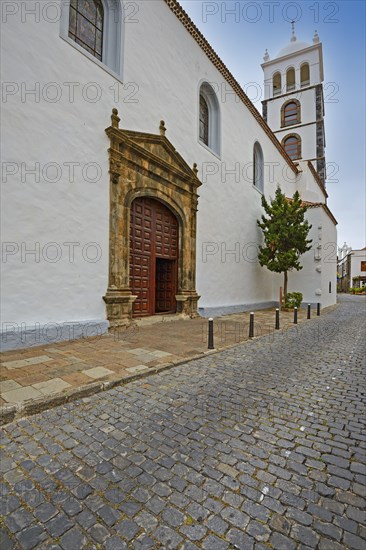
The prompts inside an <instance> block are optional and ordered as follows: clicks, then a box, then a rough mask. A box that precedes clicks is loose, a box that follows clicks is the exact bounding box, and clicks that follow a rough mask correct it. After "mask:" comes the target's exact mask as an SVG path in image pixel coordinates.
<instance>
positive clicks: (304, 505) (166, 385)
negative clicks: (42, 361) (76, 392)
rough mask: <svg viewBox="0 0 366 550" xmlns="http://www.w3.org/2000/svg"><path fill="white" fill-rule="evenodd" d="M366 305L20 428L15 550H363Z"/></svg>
mask: <svg viewBox="0 0 366 550" xmlns="http://www.w3.org/2000/svg"><path fill="white" fill-rule="evenodd" d="M364 334H365V300H364V298H363V297H357V296H353V297H352V296H344V297H341V298H340V303H339V306H338V307H337V308H336V309H334V310H333V311H331V312H329V313H327V314H326V315H324V316H321V317H318V318H314V319H312V320H310V321H308V322H306V323H304V324H301V325H298V326H297V327H295V326H293V327H291V328H290V329H288V330H287V331H284V332H282V331H281V332H277V333H276V334H274V335H273V334H272V335H270V336H266V337H263V338H259V339H255V340H252V341H250V342H246V343H244V344H241V345H238V346H236V347H233V348H232V349H229V350H226V351H224V352H221V353H218V354H215V355H211V356H207V357H204V358H202V359H198V360H194V361H192V362H190V363H187V364H185V365H181V366H177V367H175V368H172V369H171V370H169V371H165V372H162V373H160V374H154V375H152V376H149V377H148V378H145V379H141V380H137V381H135V382H132V383H130V384H128V385H126V386H121V387H116V388H114V389H113V390H109V391H106V392H103V393H100V394H97V395H93V396H92V397H89V398H84V399H80V400H79V401H75V402H73V403H70V404H68V405H65V406H62V407H58V408H54V409H52V410H49V411H46V412H43V413H40V414H38V415H35V416H31V417H28V418H25V419H23V420H20V421H18V422H15V423H12V424H8V425H7V426H5V427H4V428H3V434H2V442H1V472H2V475H3V481H2V484H1V497H2V502H1V510H0V512H1V515H2V518H3V519H2V523H1V526H0V531H1V544H0V546H1V549H2V550H8V549H13V548H15V549H18V548H19V549H20V548H24V549H31V548H42V549H43V548H44V549H46V548H47V549H60V548H62V549H65V550H67V549H70V550H78V549H81V548H90V549H91V548H93V549H106V550H118V549H124V548H126V549H136V550H137V549H139V550H140V549H141V550H142V549H149V548H151V549H153V548H162V549H163V548H164V549H165V548H166V549H179V550H180V549H184V550H194V549H197V548H201V549H205V550H225V549H229V548H239V549H244V550H251V549H255V550H266V549H267V550H268V548H273V549H278V550H290V549H301V550H306V549H308V548H311V549H319V550H338V549H339V550H340V549H355V550H361V549H362V550H363V549H364V548H365V545H366V542H365V540H366V525H365V512H364V510H365V504H366V500H365V498H366V495H365V480H366V476H365V473H366V472H365V470H366V466H365V464H366V458H365V447H366V436H365V432H364V431H363V429H364V423H365V417H364V413H365V408H364V401H363V397H364V389H365V377H364V375H365V372H362V371H363V369H364V349H363V348H364Z"/></svg>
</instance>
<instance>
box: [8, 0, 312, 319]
mask: <svg viewBox="0 0 366 550" xmlns="http://www.w3.org/2000/svg"><path fill="white" fill-rule="evenodd" d="M33 3H34V4H36V2H33ZM31 4H32V2H31V1H30V2H27V6H28V8H29V9H30V8H31V6H30V5H31ZM138 7H139V10H138V13H137V14H136V16H135V18H137V19H138V22H135V23H133V22H129V23H127V22H126V23H125V29H124V31H125V32H124V35H125V38H124V47H123V58H124V59H123V61H124V62H123V67H124V79H123V82H121V81H119V80H118V79H117V78H116V76H113V75H112V74H111V73H110V72H108V71H106V70H103V68H101V67H100V64H97V63H95V62H93V61H92V60H91V59H89V58H88V57H87V56H85V55H83V54H82V53H81V52H80V51H78V50H77V49H76V48H74V47H73V46H72V45H71V44H69V43H68V42H66V41H65V40H63V39H62V38H61V37H60V24H59V22H56V23H50V22H48V21H45V20H44V19H43V20H42V19H41V20H40V21H39V22H38V23H37V22H35V21H34V18H32V17H27V18H26V22H22V20H21V14H20V13H19V15H14V16H12V17H9V18H8V21H7V22H6V23H4V24H3V29H2V30H3V71H4V80H5V81H7V82H12V83H15V88H14V90H16V89H17V87H18V88H19V90H21V89H22V86H23V87H24V86H26V87H27V89H31V88H32V87H33V88H34V86H35V83H39V85H40V90H41V93H40V95H39V97H37V98H35V97H34V96H31V95H28V96H26V97H23V98H22V96H21V93H20V91H19V93H18V92H17V91H15V92H14V94H13V95H8V97H7V98H6V101H5V102H4V103H3V122H2V131H3V135H4V136H6V143H5V145H3V151H2V153H3V160H4V161H5V162H8V163H15V164H14V165H12V164H8V165H6V168H7V170H8V171H11V170H13V171H14V172H16V173H14V174H13V175H10V174H7V175H6V178H5V179H4V173H3V178H2V193H3V205H6V206H5V207H4V206H3V216H4V217H3V227H4V231H3V239H4V241H6V242H7V243H13V244H10V245H7V246H8V248H7V249H6V250H7V251H8V252H11V251H13V254H8V255H7V261H6V262H4V263H3V265H2V269H3V281H2V282H3V285H2V289H3V298H2V304H3V311H2V318H3V321H4V322H15V323H22V322H23V323H28V324H34V323H37V322H39V323H41V324H43V323H47V322H63V321H74V320H75V321H76V320H88V319H104V318H105V305H104V302H103V300H102V296H103V295H104V294H105V291H106V288H107V276H108V239H109V174H108V153H107V149H108V146H109V142H108V139H107V136H106V135H105V132H104V129H105V128H106V127H107V126H109V125H110V114H111V110H112V108H113V107H117V108H118V109H119V113H120V116H121V127H123V128H127V129H131V130H137V131H144V132H153V133H158V127H159V122H160V120H161V119H163V120H165V123H166V127H167V137H168V138H169V139H170V140H171V142H172V143H173V145H174V146H175V148H176V149H177V150H178V151H179V153H180V154H181V155H182V156H183V158H184V159H185V160H186V161H187V163H188V164H189V165H191V166H192V165H193V162H197V163H198V167H199V177H200V179H201V180H202V181H203V185H202V186H201V187H200V189H199V194H200V199H199V212H198V236H197V251H198V252H197V291H198V293H199V294H201V296H202V297H201V300H200V302H199V306H200V307H221V306H238V305H240V304H254V303H259V302H260V303H265V302H268V301H272V300H274V299H277V283H276V280H277V279H276V277H274V276H273V275H272V274H271V273H270V272H268V270H266V269H265V268H261V267H260V266H259V265H258V263H256V262H253V261H251V258H253V256H254V257H255V250H254V247H252V246H251V245H250V243H258V242H260V239H261V236H260V231H259V230H258V228H257V225H256V220H257V219H258V218H259V217H260V214H261V205H260V194H259V192H258V191H257V190H256V189H255V188H254V187H253V185H252V182H251V177H250V174H251V167H250V165H251V163H252V154H253V145H254V143H255V141H256V140H258V141H259V142H260V144H261V146H262V149H263V154H264V159H265V163H267V164H266V174H265V194H266V195H267V196H269V195H271V196H273V195H274V192H275V188H276V186H277V185H278V184H280V185H281V187H282V188H283V190H285V191H286V193H287V194H288V195H292V194H293V192H294V190H295V188H296V182H295V180H294V178H293V173H292V172H291V170H290V169H289V168H288V167H287V165H286V162H285V161H284V159H283V157H282V156H281V155H280V153H279V152H278V150H277V149H276V148H275V147H274V145H273V143H272V142H271V141H270V139H269V138H268V136H267V135H266V134H265V132H264V131H263V130H262V128H261V127H260V126H259V125H258V123H257V122H256V120H255V119H254V117H253V115H252V114H251V113H250V112H249V111H248V110H247V108H246V107H245V106H244V105H243V104H242V103H241V102H237V101H236V100H235V98H234V96H233V95H232V94H230V93H228V92H230V89H229V86H228V84H227V83H226V81H223V79H222V77H221V75H220V74H219V72H218V71H217V70H216V69H215V68H214V66H213V65H212V64H211V62H210V61H209V60H208V58H207V57H206V56H205V54H204V53H203V51H202V50H201V49H200V47H199V46H198V45H197V43H196V42H195V41H194V40H193V38H192V37H191V36H190V35H189V33H188V32H187V31H186V29H185V28H184V27H183V25H182V24H181V23H180V22H179V21H178V19H177V18H176V17H175V16H174V14H173V13H172V12H171V11H170V10H169V8H168V7H167V6H166V5H165V3H163V2H162V1H160V0H150V1H149V2H145V1H141V2H138ZM20 35H21V36H22V40H21V41H20V40H19V36H20ZM182 52H184V55H182ZM204 80H206V81H208V82H211V83H214V85H215V87H216V89H217V90H218V94H217V95H218V99H219V104H220V108H221V127H222V147H221V151H222V152H221V158H218V157H217V156H216V155H215V154H213V153H212V152H210V151H209V150H208V149H207V148H206V147H204V146H203V145H201V144H200V143H199V142H198V137H197V130H198V124H197V120H198V91H199V86H200V84H201V83H202V81H204ZM70 82H72V83H75V86H74V98H73V101H71V100H70V96H69V90H70V85H66V84H65V83H70ZM49 83H56V86H55V87H54V89H55V90H56V91H57V90H58V91H60V90H61V97H60V98H59V100H58V101H55V102H51V101H50V100H49V97H50V96H51V93H52V86H50V85H49ZM42 91H43V94H42ZM95 91H97V92H99V95H100V97H99V100H97V101H93V92H95ZM47 92H48V93H49V96H48V97H47V95H46V93H47ZM88 94H89V95H88ZM22 163H23V167H22ZM35 163H39V167H40V169H39V170H38V172H39V173H40V175H39V181H36V180H35V177H34V175H31V174H25V173H24V170H25V169H29V168H34V166H35ZM49 163H57V166H59V167H60V170H61V172H60V173H59V175H58V177H57V181H54V182H53V183H52V182H51V181H50V179H51V178H52V177H53V178H54V179H55V180H56V178H55V176H54V175H53V173H52V166H48V165H49ZM65 163H69V164H68V165H66V164H65ZM70 163H78V164H77V165H74V166H75V177H74V179H73V181H71V179H72V178H70V177H69V173H70ZM90 163H95V165H96V166H97V169H98V172H97V175H96V177H95V173H94V172H93V170H92V168H93V167H92V165H91V164H90ZM85 165H87V166H89V170H90V172H89V171H88V172H86V173H85ZM269 166H271V172H270V169H269ZM47 167H48V170H46V169H47ZM83 168H84V174H83ZM3 169H4V167H3ZM229 170H231V171H232V170H235V171H236V172H235V174H231V175H230V174H228V171H229ZM210 171H211V172H213V173H212V174H211V175H207V174H208V172H210ZM270 174H271V175H270ZM93 176H94V177H95V179H96V181H94V182H91V181H90V180H91V178H92V177H93ZM22 179H23V181H22ZM303 186H305V188H306V186H307V188H308V191H307V192H309V193H310V194H311V193H316V188H317V187H316V184H315V183H314V182H313V183H312V184H311V183H309V182H307V183H305V184H303ZM312 188H313V191H311V189H312ZM22 243H25V246H27V247H28V248H32V247H33V248H34V246H37V245H36V244H35V243H39V246H40V250H41V253H40V256H39V261H37V258H35V257H32V256H30V255H27V256H24V254H23V257H22V254H21V248H22ZM47 243H56V247H55V246H54V248H53V249H52V248H49V249H47V247H46V249H45V248H44V247H45V246H46V245H47ZM65 243H80V246H75V257H74V261H71V260H70V258H69V249H70V246H71V245H67V244H65ZM88 243H96V245H95V246H94V248H93V247H92V246H89V248H87V249H85V248H84V255H83V253H82V250H83V247H85V245H88ZM205 243H206V244H205ZM207 243H213V244H212V245H211V246H212V247H213V248H212V247H211V248H209V250H212V252H215V253H212V254H211V255H208V256H207V255H206V256H204V255H203V250H206V251H207ZM236 243H238V244H236ZM233 249H234V250H236V251H237V252H236V255H235V254H229V253H228V251H229V250H233ZM44 250H46V252H48V254H49V256H51V253H52V250H54V251H56V250H58V251H59V252H60V250H61V259H60V260H59V261H57V262H51V261H50V259H47V257H46V258H45V257H44V255H45V252H44ZM93 250H94V254H95V252H96V251H99V254H101V257H100V258H99V259H98V261H96V262H93V261H91V260H93ZM42 251H43V254H42ZM225 251H226V254H225ZM87 253H89V257H86V254H87ZM238 253H239V255H238ZM205 260H206V261H205ZM301 275H302V276H304V277H305V276H306V272H305V270H304V271H303V272H302V274H301ZM296 286H300V285H299V284H297V285H296Z"/></svg>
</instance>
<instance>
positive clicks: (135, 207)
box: [130, 197, 179, 316]
mask: <svg viewBox="0 0 366 550" xmlns="http://www.w3.org/2000/svg"><path fill="white" fill-rule="evenodd" d="M178 235H179V229H178V222H177V219H176V218H175V216H174V214H173V213H172V212H171V211H170V210H169V209H168V208H167V207H166V206H164V205H163V204H162V203H160V202H159V201H156V200H154V199H150V198H145V197H144V198H139V199H136V200H135V201H134V202H133V203H132V205H131V224H130V251H131V252H130V287H131V290H132V293H133V294H134V295H137V299H136V301H135V302H134V305H133V314H134V315H137V316H142V315H153V314H154V313H155V312H159V311H169V312H170V311H176V301H175V295H176V293H177V259H178ZM160 258H164V259H166V260H169V261H168V262H165V263H163V264H161V265H158V264H159V261H158V260H159V259H160Z"/></svg>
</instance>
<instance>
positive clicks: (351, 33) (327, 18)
mask: <svg viewBox="0 0 366 550" xmlns="http://www.w3.org/2000/svg"><path fill="white" fill-rule="evenodd" d="M180 3H181V5H182V6H183V8H184V9H185V10H186V12H187V13H188V15H189V16H190V17H191V19H192V20H193V21H194V23H195V24H196V25H197V27H198V28H199V29H200V31H201V32H202V33H203V34H204V35H205V37H206V38H207V39H208V41H209V42H210V44H211V45H212V46H213V48H214V49H215V51H216V52H217V53H218V55H219V56H220V57H221V59H222V60H223V62H224V63H225V65H226V66H227V67H228V68H229V70H230V71H231V72H232V73H233V75H234V76H235V78H236V79H237V80H238V82H239V83H240V84H241V86H242V87H243V88H244V90H245V91H246V93H247V95H248V96H249V98H250V99H251V100H252V102H253V103H254V105H255V106H256V107H257V109H258V110H259V111H260V113H261V110H262V105H261V100H262V99H263V72H262V68H261V66H260V65H261V63H263V55H264V51H265V49H266V48H267V49H268V53H269V55H270V57H271V58H272V59H273V58H274V57H276V55H277V53H278V51H279V50H280V49H281V48H282V47H283V46H285V45H286V44H287V43H288V42H289V41H290V37H291V23H290V22H291V20H292V19H293V20H295V31H296V36H297V40H299V41H304V42H308V43H310V44H311V43H312V38H313V35H314V31H315V30H317V31H318V34H319V37H320V40H321V42H322V43H323V59H324V82H323V86H324V101H325V134H326V152H325V154H326V162H327V175H328V180H327V182H326V187H327V192H328V195H329V198H328V206H329V208H330V209H331V211H332V212H333V214H334V216H335V217H336V219H337V221H338V227H337V229H338V245H339V246H342V245H343V243H344V242H347V244H348V245H349V246H351V247H352V248H353V249H357V248H363V247H364V246H366V229H365V210H366V199H365V126H366V124H365V123H366V120H365V30H364V29H365V23H366V21H365V6H366V2H365V1H364V0H359V1H358V0H345V1H344V0H342V1H336V2H330V1H315V0H312V1H307V0H301V1H299V0H298V1H295V2H290V1H283V0H273V1H271V0H268V1H266V0H264V1H249V0H248V1H246V0H242V1H240V2H238V1H227V2H223V1H203V0H180ZM253 83H254V84H253Z"/></svg>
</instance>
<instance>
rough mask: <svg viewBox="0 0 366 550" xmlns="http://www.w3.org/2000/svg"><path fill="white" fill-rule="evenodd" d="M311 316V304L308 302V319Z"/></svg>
mask: <svg viewBox="0 0 366 550" xmlns="http://www.w3.org/2000/svg"><path fill="white" fill-rule="evenodd" d="M310 317H311V305H310V304H308V319H310Z"/></svg>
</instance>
